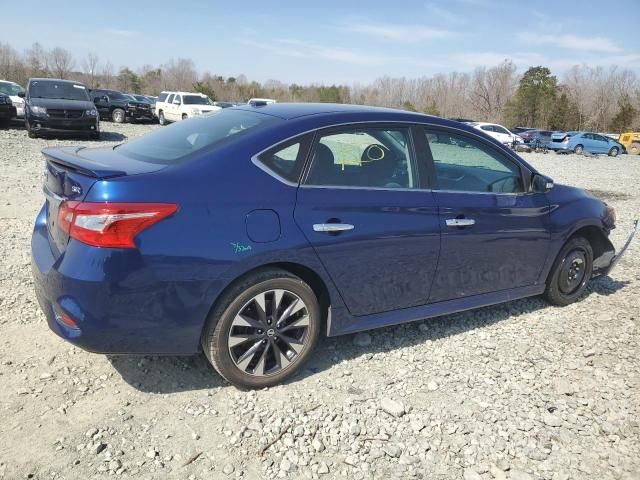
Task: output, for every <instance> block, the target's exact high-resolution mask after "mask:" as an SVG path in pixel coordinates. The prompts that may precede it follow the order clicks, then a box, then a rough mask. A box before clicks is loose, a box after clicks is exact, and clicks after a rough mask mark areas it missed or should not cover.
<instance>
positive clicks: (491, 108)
mask: <svg viewBox="0 0 640 480" xmlns="http://www.w3.org/2000/svg"><path fill="white" fill-rule="evenodd" d="M517 81H518V78H517V76H516V66H515V65H514V64H513V62H511V61H509V60H505V61H504V62H502V63H501V64H500V65H497V66H495V67H491V68H486V67H478V68H476V70H475V72H474V73H473V77H472V80H471V83H472V87H471V92H470V100H471V104H472V106H473V108H474V113H475V116H478V117H479V118H481V119H482V120H485V121H489V122H498V121H500V120H501V118H502V112H503V110H504V106H505V105H506V104H507V101H508V100H509V99H510V98H511V96H512V95H513V92H514V91H515V89H516V86H517Z"/></svg>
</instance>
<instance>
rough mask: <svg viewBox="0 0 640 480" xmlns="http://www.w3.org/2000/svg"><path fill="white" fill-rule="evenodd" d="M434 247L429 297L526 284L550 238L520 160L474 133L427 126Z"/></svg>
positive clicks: (542, 203) (543, 204) (544, 205)
mask: <svg viewBox="0 0 640 480" xmlns="http://www.w3.org/2000/svg"><path fill="white" fill-rule="evenodd" d="M423 134H424V135H425V136H426V139H427V141H428V147H427V156H428V157H430V158H432V159H433V163H430V165H432V177H433V178H434V182H433V183H434V197H435V200H436V203H437V205H438V207H439V221H440V228H441V231H442V247H441V251H440V261H439V262H438V270H437V272H436V277H435V282H434V285H433V287H432V289H431V296H430V298H429V302H430V303H431V302H440V301H444V300H453V299H457V298H462V297H467V296H471V295H479V294H483V293H489V292H494V291H499V290H507V289H511V288H518V287H525V286H531V285H534V284H535V282H536V281H537V279H538V276H539V274H540V271H541V269H542V265H544V262H545V260H546V257H547V252H548V248H549V242H550V231H549V219H548V216H549V205H548V202H547V199H546V195H545V194H543V193H527V192H526V187H527V182H525V181H524V177H523V170H522V168H521V166H520V165H519V164H518V163H517V162H516V161H515V160H514V159H512V158H511V157H510V156H508V155H507V154H505V153H504V152H502V151H501V150H500V149H498V148H496V147H495V146H492V145H491V144H490V143H489V142H484V141H483V140H482V139H480V138H479V137H477V136H475V135H473V136H472V135H470V134H467V133H463V132H457V131H450V130H448V129H441V128H435V127H434V128H431V127H428V128H426V129H425V130H424V133H423Z"/></svg>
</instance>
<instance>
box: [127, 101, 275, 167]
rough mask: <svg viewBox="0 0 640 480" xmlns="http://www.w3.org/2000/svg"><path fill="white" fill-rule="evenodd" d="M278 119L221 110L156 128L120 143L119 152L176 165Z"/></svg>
mask: <svg viewBox="0 0 640 480" xmlns="http://www.w3.org/2000/svg"><path fill="white" fill-rule="evenodd" d="M277 121H279V119H277V118H276V117H272V116H269V115H262V114H259V113H254V112H247V111H243V110H221V111H219V112H217V113H214V114H211V115H207V116H203V117H194V118H192V119H190V120H189V121H188V122H177V123H174V124H173V125H170V126H169V127H166V128H162V129H158V130H155V131H154V132H151V133H148V134H147V135H144V136H143V137H141V138H138V139H136V140H133V141H131V142H129V143H125V144H123V145H121V146H119V147H118V152H120V153H122V154H124V155H126V156H128V157H131V158H134V159H136V160H140V161H143V162H149V163H159V164H163V165H174V164H177V163H180V162H181V161H182V160H184V159H185V158H186V157H187V156H188V155H190V154H192V153H194V152H197V151H198V150H202V149H204V148H206V147H212V146H214V145H217V146H219V145H222V144H224V143H226V141H228V140H230V139H231V137H233V138H234V139H236V138H239V137H242V136H243V135H245V134H247V132H249V131H253V130H256V129H258V128H263V127H264V126H266V125H270V124H271V123H273V122H277Z"/></svg>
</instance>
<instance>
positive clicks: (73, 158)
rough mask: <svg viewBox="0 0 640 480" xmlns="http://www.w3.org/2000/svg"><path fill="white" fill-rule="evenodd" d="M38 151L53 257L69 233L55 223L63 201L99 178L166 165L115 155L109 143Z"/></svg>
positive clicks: (80, 193)
mask: <svg viewBox="0 0 640 480" xmlns="http://www.w3.org/2000/svg"><path fill="white" fill-rule="evenodd" d="M42 153H43V155H44V156H45V159H46V168H45V172H44V185H43V190H44V194H45V197H46V202H45V211H46V213H47V229H48V232H49V237H50V240H51V242H50V243H51V246H52V251H53V254H54V256H55V257H56V258H57V257H58V256H59V255H60V254H61V253H62V252H63V251H64V250H65V248H66V246H67V243H68V242H69V235H68V234H67V233H66V232H65V231H63V230H62V229H61V228H60V227H59V226H58V214H59V212H60V206H61V205H62V203H63V202H65V201H82V200H84V198H85V197H86V196H87V193H88V192H89V190H90V189H91V187H92V186H93V185H94V184H95V183H96V182H97V181H99V180H100V181H103V180H109V179H113V178H117V177H122V176H126V175H136V174H141V173H150V172H154V171H157V170H161V169H162V168H166V165H159V164H153V163H148V162H141V161H138V160H133V159H131V158H128V157H125V156H124V155H119V154H118V153H117V149H115V148H112V147H108V148H95V149H94V148H92V149H88V148H84V147H62V148H45V149H44V150H43V151H42ZM111 200H113V199H111Z"/></svg>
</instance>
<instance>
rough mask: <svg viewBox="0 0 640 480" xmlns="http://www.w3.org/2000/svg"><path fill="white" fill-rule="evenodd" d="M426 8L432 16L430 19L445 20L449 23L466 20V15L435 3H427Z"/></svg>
mask: <svg viewBox="0 0 640 480" xmlns="http://www.w3.org/2000/svg"><path fill="white" fill-rule="evenodd" d="M425 9H426V11H427V14H428V15H429V16H430V19H432V20H435V21H438V22H444V23H448V24H457V23H464V22H465V18H464V15H460V14H459V13H454V12H452V11H451V10H447V9H446V8H442V7H441V6H439V5H437V4H435V3H427V4H426V5H425Z"/></svg>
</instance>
